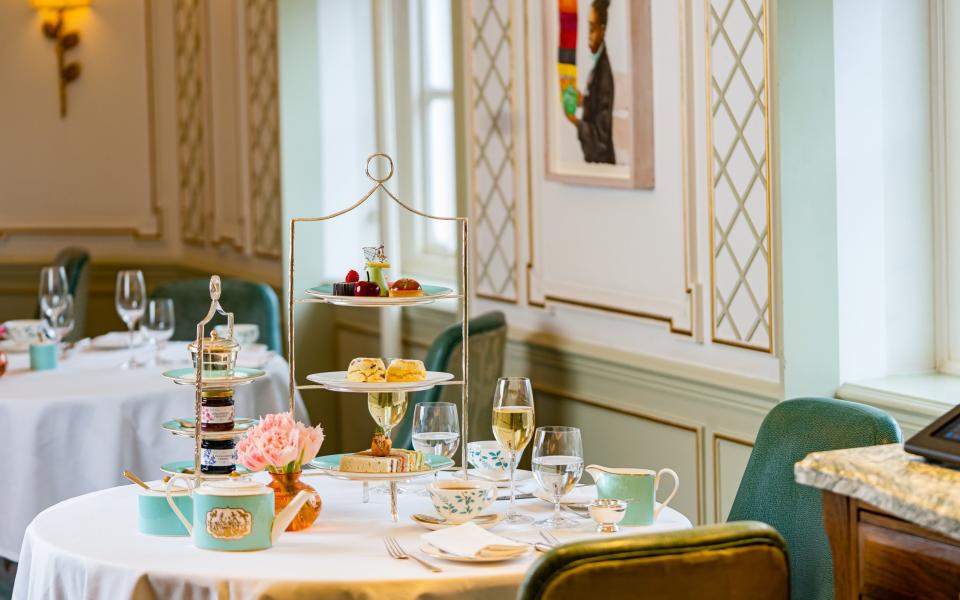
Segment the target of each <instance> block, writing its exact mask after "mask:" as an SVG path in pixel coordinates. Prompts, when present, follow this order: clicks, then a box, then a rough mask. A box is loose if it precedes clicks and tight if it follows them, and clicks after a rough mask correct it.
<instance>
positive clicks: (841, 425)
mask: <svg viewBox="0 0 960 600" xmlns="http://www.w3.org/2000/svg"><path fill="white" fill-rule="evenodd" d="M900 441H902V438H901V435H900V427H899V426H898V425H897V422H896V421H894V420H893V419H892V418H891V417H890V415H888V414H887V413H885V412H883V411H882V410H878V409H876V408H873V407H870V406H866V405H863V404H857V403H855V402H846V401H844V400H834V399H832V398H797V399H795V400H787V401H785V402H781V403H780V404H778V405H777V406H775V407H774V408H773V410H771V411H770V412H769V413H768V414H767V416H766V418H765V419H764V420H763V423H762V424H761V425H760V431H759V432H758V433H757V440H756V443H755V445H754V447H753V451H752V452H751V453H750V460H749V461H748V462H747V468H746V470H745V471H744V473H743V479H742V480H741V481H740V487H739V488H738V489H737V496H736V498H735V499H734V501H733V506H732V507H731V509H730V515H729V516H728V517H727V521H741V520H750V521H763V522H764V523H769V524H770V525H772V526H773V527H774V528H776V530H777V531H779V532H780V534H781V535H783V537H784V538H785V539H786V540H787V546H788V548H789V549H790V572H791V574H792V577H791V588H792V593H793V597H794V598H803V599H804V600H808V599H809V600H821V599H827V598H833V563H832V558H831V557H832V554H831V552H830V543H829V542H828V540H827V535H826V532H825V531H824V529H823V506H822V503H823V501H822V498H821V493H820V490H818V489H816V488H812V487H809V486H805V485H800V484H798V483H796V481H794V477H793V466H794V464H795V463H797V462H798V461H800V460H802V459H803V458H804V457H805V456H806V455H807V454H809V453H811V452H819V451H823V450H836V449H839V448H859V447H863V446H874V445H877V444H891V443H894V442H900Z"/></svg>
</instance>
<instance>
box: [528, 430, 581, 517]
mask: <svg viewBox="0 0 960 600" xmlns="http://www.w3.org/2000/svg"><path fill="white" fill-rule="evenodd" d="M531 466H532V468H533V476H534V477H536V478H537V483H539V484H540V487H541V488H543V489H544V490H545V491H546V492H547V493H548V494H550V497H551V498H552V499H553V514H552V515H551V516H550V517H548V518H546V519H543V520H542V521H537V522H536V523H535V525H540V526H541V527H547V528H557V527H573V526H575V525H577V522H576V521H574V520H573V519H568V518H566V517H564V516H562V515H561V514H560V499H561V498H562V497H563V496H566V495H567V494H569V493H570V492H571V491H573V488H574V487H575V486H576V485H577V482H579V481H580V477H581V476H582V475H583V442H582V440H581V439H580V430H579V429H578V428H576V427H554V426H550V427H537V430H536V432H534V434H533V460H532V461H531Z"/></svg>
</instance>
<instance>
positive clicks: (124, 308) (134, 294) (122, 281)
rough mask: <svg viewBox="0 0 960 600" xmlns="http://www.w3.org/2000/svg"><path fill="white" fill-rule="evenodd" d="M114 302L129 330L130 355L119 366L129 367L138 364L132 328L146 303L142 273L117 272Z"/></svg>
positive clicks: (134, 271) (132, 271) (131, 271)
mask: <svg viewBox="0 0 960 600" xmlns="http://www.w3.org/2000/svg"><path fill="white" fill-rule="evenodd" d="M116 304H117V314H118V315H120V319H121V320H122V321H123V322H124V323H126V325H127V329H128V330H129V332H130V342H129V350H130V356H129V358H127V360H126V362H124V363H123V364H122V365H121V366H120V367H121V368H122V369H130V368H132V367H136V366H138V363H137V360H136V358H135V357H134V355H133V341H134V338H133V336H134V331H135V329H134V328H135V327H136V325H137V321H139V320H140V317H142V316H143V312H144V310H145V309H146V304H147V286H146V285H145V284H144V283H143V273H142V272H141V271H136V270H130V271H120V272H119V273H117V295H116Z"/></svg>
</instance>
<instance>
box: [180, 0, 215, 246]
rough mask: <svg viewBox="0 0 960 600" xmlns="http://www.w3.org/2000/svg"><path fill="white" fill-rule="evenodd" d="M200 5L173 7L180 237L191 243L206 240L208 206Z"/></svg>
mask: <svg viewBox="0 0 960 600" xmlns="http://www.w3.org/2000/svg"><path fill="white" fill-rule="evenodd" d="M204 5H205V3H204V2H203V0H176V5H175V8H174V15H175V29H174V36H175V37H174V48H175V54H176V62H175V73H176V93H177V174H178V175H177V179H178V180H177V190H178V194H179V198H180V237H181V239H182V240H183V241H185V242H188V243H191V244H203V243H204V241H205V240H206V237H207V232H208V223H207V208H206V207H207V206H209V205H210V203H211V197H210V194H211V189H210V164H209V155H210V149H209V143H210V141H209V124H208V123H207V106H208V102H209V100H208V94H209V91H208V90H207V86H208V85H209V83H208V77H207V67H206V65H207V54H208V51H207V43H206V34H205V31H206V25H205V23H206V10H205V9H204Z"/></svg>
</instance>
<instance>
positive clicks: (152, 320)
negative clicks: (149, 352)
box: [140, 298, 175, 364]
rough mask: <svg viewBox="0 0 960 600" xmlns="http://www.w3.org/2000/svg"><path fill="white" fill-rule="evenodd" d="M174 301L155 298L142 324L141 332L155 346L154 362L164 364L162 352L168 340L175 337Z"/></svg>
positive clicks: (148, 305)
mask: <svg viewBox="0 0 960 600" xmlns="http://www.w3.org/2000/svg"><path fill="white" fill-rule="evenodd" d="M174 323H175V321H174V313H173V300H172V299H170V298H154V299H152V300H150V303H149V304H147V313H146V315H145V316H144V318H143V323H141V324H140V331H141V332H142V333H143V335H144V336H145V337H146V338H147V339H149V340H150V344H151V345H152V346H153V360H154V362H155V363H158V364H161V363H163V362H164V361H163V357H162V356H161V354H160V353H161V352H162V351H163V347H164V346H165V345H166V343H167V340H169V339H170V338H172V337H173V328H174Z"/></svg>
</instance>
